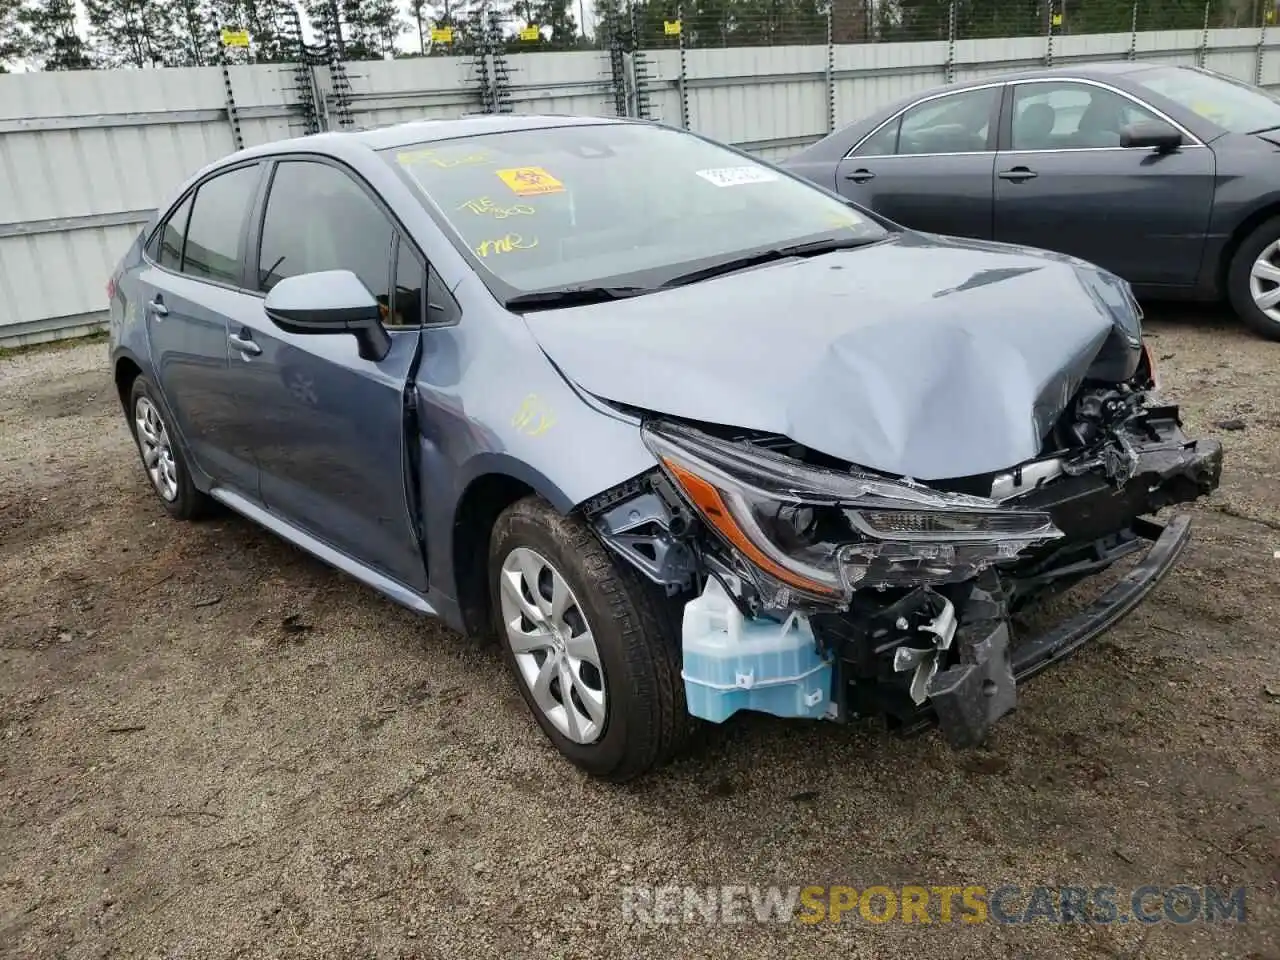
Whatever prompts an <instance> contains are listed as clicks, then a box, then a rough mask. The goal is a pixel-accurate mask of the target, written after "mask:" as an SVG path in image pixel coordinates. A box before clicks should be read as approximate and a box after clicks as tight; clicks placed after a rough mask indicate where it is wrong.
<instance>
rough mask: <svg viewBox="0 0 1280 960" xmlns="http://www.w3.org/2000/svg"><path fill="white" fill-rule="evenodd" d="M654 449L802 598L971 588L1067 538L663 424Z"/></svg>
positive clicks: (736, 540)
mask: <svg viewBox="0 0 1280 960" xmlns="http://www.w3.org/2000/svg"><path fill="white" fill-rule="evenodd" d="M643 435H644V440H645V443H646V444H647V445H648V447H649V449H650V450H651V451H652V452H653V454H654V456H656V457H657V458H658V461H659V463H661V464H662V468H663V470H664V471H665V472H666V473H667V475H668V476H669V477H670V478H671V480H672V481H673V482H674V483H675V485H676V487H677V489H678V490H679V491H680V492H681V494H682V495H683V496H684V497H685V498H686V499H687V500H688V501H689V503H690V504H691V505H692V506H693V508H694V509H695V510H697V512H698V514H699V515H700V516H701V517H702V519H703V520H705V521H706V523H707V524H708V526H709V527H710V528H711V529H712V530H713V531H715V533H716V534H717V535H718V536H719V537H720V538H721V539H722V540H723V541H724V542H725V543H726V544H728V545H729V546H730V547H732V548H733V549H734V550H736V551H737V552H738V554H739V555H740V556H741V557H742V558H743V559H745V560H747V561H748V562H749V563H750V564H751V565H752V566H753V567H754V568H755V569H756V570H758V571H760V572H761V573H762V574H764V575H765V576H767V577H769V578H771V579H773V580H775V581H777V583H778V584H779V585H780V586H784V587H786V588H788V589H790V590H792V591H795V592H796V593H799V594H801V595H802V596H806V597H810V598H812V599H816V600H822V601H827V602H833V603H837V604H840V603H843V602H846V601H847V600H848V598H849V596H850V594H852V592H853V591H854V590H856V589H858V588H860V587H913V586H919V585H922V584H936V583H948V582H956V581H960V580H967V579H969V578H971V577H973V576H975V575H976V574H977V573H978V572H979V571H981V570H982V569H983V568H984V567H987V566H990V565H991V564H993V563H997V562H1000V561H1005V560H1011V559H1013V558H1014V557H1016V556H1017V555H1018V554H1019V553H1020V552H1021V551H1022V550H1025V549H1026V548H1028V547H1030V546H1033V545H1035V544H1039V543H1043V542H1044V541H1046V540H1051V539H1054V538H1057V537H1060V536H1062V534H1061V531H1059V530H1058V529H1057V528H1056V527H1055V526H1054V525H1053V521H1052V520H1051V519H1050V517H1049V515H1048V514H1046V513H1044V512H1042V511H1036V510H1018V509H1011V508H1007V507H1001V506H1000V504H998V503H996V502H995V501H994V500H989V499H986V498H984V497H972V496H967V495H964V494H952V493H942V492H939V491H936V490H931V489H929V488H928V487H924V486H920V485H916V484H912V483H909V482H905V481H892V480H885V479H882V478H879V477H874V476H870V475H865V474H857V473H844V472H841V471H838V470H830V469H824V468H821V467H814V466H810V465H807V464H803V463H800V462H798V461H796V460H793V459H791V458H789V457H785V456H782V455H780V454H776V453H773V452H772V451H769V450H764V449H761V448H759V447H752V446H748V445H746V444H736V443H729V442H727V441H724V440H720V439H718V438H716V437H712V436H709V435H707V434H705V433H702V432H701V431H698V430H694V429H692V428H689V427H685V426H681V425H677V424H672V423H665V422H657V423H646V424H645V426H644V428H643Z"/></svg>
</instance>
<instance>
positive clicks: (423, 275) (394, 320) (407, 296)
mask: <svg viewBox="0 0 1280 960" xmlns="http://www.w3.org/2000/svg"><path fill="white" fill-rule="evenodd" d="M397 251H398V252H397V254H396V277H395V282H396V285H395V289H394V290H393V291H392V293H391V309H390V311H389V312H388V314H387V316H386V317H385V322H386V324H387V326H389V327H417V326H421V325H422V317H423V303H422V293H423V287H424V285H425V283H426V279H427V271H426V269H425V268H424V267H423V266H422V263H421V262H420V261H419V260H418V255H417V254H416V253H414V252H413V246H412V245H411V244H410V243H409V242H408V241H407V240H404V239H401V240H400V242H399V244H398V245H397Z"/></svg>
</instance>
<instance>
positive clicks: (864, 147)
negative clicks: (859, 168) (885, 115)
mask: <svg viewBox="0 0 1280 960" xmlns="http://www.w3.org/2000/svg"><path fill="white" fill-rule="evenodd" d="M901 125H902V117H894V118H893V119H892V120H890V121H889V122H888V123H886V124H885V125H884V126H883V127H881V128H880V129H879V130H877V131H876V132H875V133H873V134H872V135H871V136H869V137H867V139H865V140H863V141H862V143H860V144H858V149H857V150H855V151H853V156H855V157H887V156H890V155H892V154H895V153H897V152H898V127H900V126H901Z"/></svg>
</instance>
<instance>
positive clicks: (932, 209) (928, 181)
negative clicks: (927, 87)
mask: <svg viewBox="0 0 1280 960" xmlns="http://www.w3.org/2000/svg"><path fill="white" fill-rule="evenodd" d="M1001 89H1002V88H1001V87H1000V86H990V87H979V88H975V89H972V90H958V91H956V92H955V93H949V94H945V95H943V96H937V97H931V98H929V99H927V100H924V101H922V102H920V103H917V104H914V105H913V106H911V107H909V108H908V109H907V110H905V111H904V112H903V113H902V114H900V115H899V116H897V117H895V118H893V119H892V120H890V121H889V122H888V123H886V124H884V125H883V126H881V127H880V128H879V129H878V130H876V131H875V133H873V134H872V135H871V136H870V137H868V138H867V139H866V140H864V141H863V142H862V143H861V144H859V145H858V146H857V148H856V149H855V150H854V151H853V153H852V154H850V155H849V156H847V157H845V158H844V159H843V160H842V161H840V165H839V167H838V168H837V169H836V187H837V189H839V191H840V192H841V193H842V194H843V195H844V196H846V197H848V198H849V199H850V200H853V201H855V202H856V203H859V204H861V205H862V206H864V207H867V208H868V209H871V210H874V211H875V212H876V213H878V214H880V215H881V216H885V217H888V218H889V219H890V220H893V221H894V222H896V223H900V224H902V225H903V226H904V227H910V228H911V229H913V230H923V231H926V232H929V233H942V234H948V235H951V236H958V237H974V238H976V239H979V240H990V239H991V208H992V173H993V171H994V168H995V143H996V138H995V130H996V120H997V118H998V116H999V110H1000V91H1001Z"/></svg>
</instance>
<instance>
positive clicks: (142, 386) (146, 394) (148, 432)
mask: <svg viewBox="0 0 1280 960" xmlns="http://www.w3.org/2000/svg"><path fill="white" fill-rule="evenodd" d="M129 428H130V430H132V432H133V439H134V441H135V442H136V443H137V445H138V454H139V455H140V456H141V457H142V469H143V470H144V471H145V472H146V474H147V479H148V480H150V482H151V489H152V490H153V491H155V494H156V496H157V497H159V498H160V503H161V505H162V506H163V507H164V508H165V510H167V511H168V512H169V514H170V515H171V516H174V517H177V518H178V519H179V520H198V519H200V518H201V517H203V516H207V515H208V514H209V512H210V511H211V509H212V507H213V501H212V500H210V499H209V497H208V496H206V495H205V494H204V493H201V492H200V491H199V490H198V489H196V485H195V484H194V483H193V482H192V480H191V468H190V467H189V466H188V465H187V458H186V456H184V454H183V452H182V448H181V447H180V446H179V445H178V443H177V441H176V440H175V438H174V432H173V428H172V427H171V426H170V425H169V422H168V421H167V420H166V419H165V416H164V413H163V412H162V410H161V408H160V404H159V403H158V402H157V401H156V398H155V394H154V392H153V389H152V386H151V384H150V383H148V382H147V381H146V379H145V378H144V377H137V378H135V379H134V381H133V385H132V387H131V388H130V390H129Z"/></svg>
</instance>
